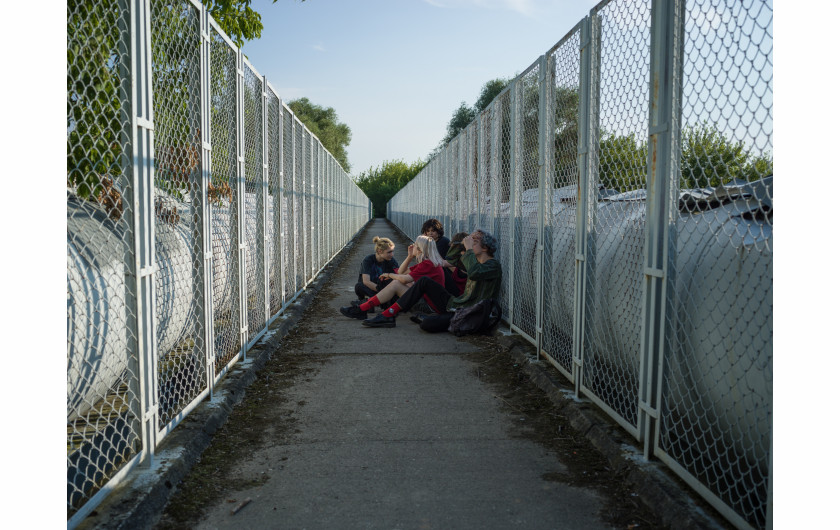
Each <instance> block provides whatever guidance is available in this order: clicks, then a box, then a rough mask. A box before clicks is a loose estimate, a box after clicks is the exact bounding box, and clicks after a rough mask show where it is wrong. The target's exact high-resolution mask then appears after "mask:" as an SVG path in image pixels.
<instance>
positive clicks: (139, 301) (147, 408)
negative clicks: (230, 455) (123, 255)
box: [129, 0, 158, 467]
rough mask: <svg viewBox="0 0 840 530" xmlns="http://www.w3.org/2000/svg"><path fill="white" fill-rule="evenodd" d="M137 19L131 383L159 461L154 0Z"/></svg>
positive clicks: (145, 435)
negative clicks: (132, 363)
mask: <svg viewBox="0 0 840 530" xmlns="http://www.w3.org/2000/svg"><path fill="white" fill-rule="evenodd" d="M131 24H132V29H133V34H134V38H133V41H132V49H131V54H132V60H131V79H132V87H131V97H132V102H131V108H132V109H133V110H132V127H131V132H132V147H133V149H132V157H133V163H134V167H133V169H132V174H131V178H132V189H133V194H132V199H133V204H132V214H133V217H134V218H133V226H134V249H133V250H134V252H133V254H134V262H133V263H131V264H130V268H129V270H131V271H133V273H134V285H133V289H134V294H135V298H134V300H135V302H136V307H135V315H136V321H135V324H136V326H137V329H136V335H135V336H136V337H137V343H136V344H137V351H136V352H135V353H136V355H134V356H132V360H133V361H134V362H136V366H135V367H134V368H136V369H135V370H134V373H136V374H137V378H136V379H134V378H132V379H131V381H130V382H129V384H130V385H131V387H132V391H133V392H136V394H137V395H138V396H139V403H138V406H139V409H140V410H134V413H135V414H136V415H137V418H139V420H140V436H141V440H142V444H143V446H142V451H143V456H142V457H141V458H142V461H143V462H144V463H145V465H148V466H149V467H151V466H153V465H154V454H155V447H156V445H157V431H158V429H157V423H158V399H157V338H156V333H155V315H154V311H155V272H156V268H157V265H156V264H155V249H154V242H155V226H154V217H153V213H154V211H155V209H154V177H155V175H154V173H155V165H154V153H155V133H154V109H153V106H152V32H151V6H150V5H149V1H148V0H134V1H133V2H132V4H131Z"/></svg>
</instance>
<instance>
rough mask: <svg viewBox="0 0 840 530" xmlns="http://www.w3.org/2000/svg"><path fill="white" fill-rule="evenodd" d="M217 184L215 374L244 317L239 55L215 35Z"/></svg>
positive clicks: (213, 207)
mask: <svg viewBox="0 0 840 530" xmlns="http://www.w3.org/2000/svg"><path fill="white" fill-rule="evenodd" d="M210 39H211V40H210V91H211V92H210V93H211V97H210V137H211V143H212V145H213V150H212V151H211V157H212V158H211V168H212V173H211V182H210V184H209V192H208V200H209V204H210V213H211V241H212V247H213V318H214V322H213V330H214V336H215V344H214V346H215V347H214V352H215V357H216V365H215V370H216V373H220V372H221V371H222V368H224V366H225V365H227V363H228V362H229V361H230V360H231V359H233V357H234V356H235V355H236V354H237V353H239V351H240V350H241V348H242V344H241V342H242V341H241V338H240V313H239V251H238V248H239V236H238V234H237V230H238V229H237V219H238V218H239V213H238V208H237V202H238V200H237V195H238V192H237V186H236V178H237V177H236V175H237V172H236V165H237V159H236V51H235V50H234V49H233V48H231V47H230V46H229V45H228V43H227V42H225V40H224V39H223V38H222V36H221V35H219V33H217V32H216V30H215V28H211V32H210Z"/></svg>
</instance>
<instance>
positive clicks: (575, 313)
mask: <svg viewBox="0 0 840 530" xmlns="http://www.w3.org/2000/svg"><path fill="white" fill-rule="evenodd" d="M679 5H680V4H679V3H678V4H677V7H678V8H679ZM652 7H655V8H656V9H657V10H661V13H666V12H669V11H668V10H669V9H672V7H671V6H669V5H668V4H667V3H658V4H656V5H655V6H652V5H651V3H650V2H648V1H646V0H613V1H612V2H604V3H601V4H599V5H598V6H597V7H596V8H595V9H593V10H592V11H591V13H590V16H589V17H587V18H585V19H584V20H583V21H581V23H580V24H579V25H578V26H577V27H576V28H575V29H574V30H573V31H572V32H570V33H569V34H568V35H566V37H564V38H563V39H562V40H561V41H560V42H559V43H558V44H557V45H555V46H554V47H552V48H551V50H550V51H549V52H548V53H547V54H546V55H545V56H544V57H543V58H541V59H540V60H539V61H537V63H535V64H534V65H532V66H531V67H529V68H528V69H526V71H525V72H524V73H523V74H521V75H519V76H517V78H516V79H515V80H514V81H513V82H512V83H511V85H510V86H509V87H508V89H507V90H506V91H504V92H502V93H501V94H500V95H499V96H497V98H496V99H495V100H494V101H493V102H492V103H491V105H490V106H489V108H488V109H486V110H485V111H484V112H482V113H481V114H480V115H479V117H478V119H477V121H476V122H474V123H473V124H472V125H470V126H468V127H467V128H466V129H465V130H464V131H462V132H461V134H460V135H459V136H458V137H456V138H455V139H454V140H453V141H451V142H450V143H449V144H448V145H446V146H444V147H443V148H442V149H441V150H440V152H439V154H438V155H437V156H436V157H434V158H433V159H432V160H431V161H430V162H429V164H428V165H427V167H426V168H425V169H424V170H423V171H422V172H421V173H420V174H419V175H418V176H417V177H416V178H415V179H414V180H413V181H412V182H411V183H409V185H407V186H406V187H405V188H404V189H403V190H401V191H400V193H398V194H397V195H396V196H395V197H394V198H393V199H392V200H391V202H390V203H389V206H388V211H389V217H390V218H391V219H392V220H394V222H395V223H396V224H397V226H400V227H401V228H403V230H404V231H407V233H414V232H416V231H417V229H418V227H419V225H418V224H417V223H418V220H419V222H422V220H423V219H425V218H428V217H438V218H441V219H442V220H443V219H444V218H445V219H446V221H445V223H446V224H445V226H446V227H451V229H452V230H457V229H462V228H463V227H464V226H465V225H469V224H470V223H471V222H472V219H471V216H472V215H473V210H472V209H471V208H472V202H473V200H477V205H479V208H478V210H479V213H480V215H481V216H482V217H481V218H480V220H483V216H484V212H483V211H482V206H483V204H484V202H483V200H484V199H483V197H484V195H485V194H486V193H488V194H489V200H488V203H487V219H488V224H490V225H491V230H492V231H493V232H494V233H495V234H496V235H497V237H498V239H499V244H500V250H499V252H498V253H497V259H499V260H500V261H501V263H502V267H503V270H504V273H505V274H504V281H503V284H502V295H501V296H502V306H503V312H504V313H503V316H504V317H505V318H506V319H507V321H508V322H510V323H511V324H512V325H513V326H514V328H515V329H516V330H517V331H519V332H521V333H522V334H523V335H525V336H528V337H530V338H531V339H533V340H534V342H536V343H537V344H539V345H540V346H541V347H542V352H543V353H544V354H545V355H546V356H548V357H549V358H550V359H551V360H552V361H553V363H554V364H555V366H557V367H558V369H560V370H561V372H562V373H563V374H564V375H566V377H568V378H569V379H571V380H572V381H573V382H574V383H575V385H576V389H580V391H581V392H583V393H584V394H586V395H587V396H588V397H590V398H592V400H593V401H595V403H596V404H597V405H598V406H600V407H601V408H602V409H604V410H605V411H606V412H607V413H608V414H609V415H610V416H611V417H613V418H614V419H615V420H616V421H617V422H618V423H619V424H620V425H621V426H622V427H624V428H625V429H626V430H627V431H629V432H630V433H631V434H632V435H633V436H636V437H641V435H642V424H643V423H644V425H645V428H646V427H647V425H648V424H647V423H646V422H642V419H645V418H647V419H649V420H651V422H652V424H653V425H655V427H656V432H655V435H654V438H655V440H654V441H653V443H652V444H650V446H648V445H646V446H645V449H646V450H648V449H651V450H652V451H653V452H654V453H655V454H656V456H658V457H659V458H661V459H662V460H663V461H664V462H665V463H666V464H667V465H668V466H670V467H671V468H672V469H673V470H674V471H675V472H676V473H677V474H678V475H679V476H681V477H683V478H685V479H686V481H687V482H688V483H689V484H690V485H691V486H692V487H693V488H695V489H696V490H697V491H698V492H699V493H700V494H701V495H703V496H704V497H705V498H706V499H707V500H709V501H710V502H711V503H712V504H713V505H714V506H715V507H716V508H717V509H718V510H720V511H721V513H722V514H723V515H724V516H725V517H726V518H727V519H729V520H730V521H732V522H734V523H735V524H736V525H737V526H739V527H747V526H753V527H763V526H765V525H766V524H768V514H767V507H768V503H769V501H770V499H769V496H768V491H769V487H770V483H771V482H772V472H771V468H772V466H771V465H770V459H771V456H772V453H771V428H772V316H773V313H772V294H773V290H772V284H773V269H772V227H773V216H772V213H773V210H772V208H773V190H772V170H773V168H772V165H773V106H772V95H773V94H772V92H773V90H772V79H773V72H772V67H773V64H772V62H773V60H772V41H773V35H772V4H768V3H766V2H735V1H734V0H691V1H688V2H686V9H685V13H684V14H683V13H680V12H678V13H677V14H675V15H671V14H669V15H668V16H667V17H657V18H656V21H653V20H652V19H653V18H654V17H653V16H652V14H651V9H652ZM683 15H684V16H683ZM672 16H673V18H674V20H673V21H671V20H668V18H669V17H672ZM683 20H684V21H685V23H684V26H683V25H682V24H683V22H682V21H683ZM654 22H655V23H656V25H657V26H656V29H657V31H658V32H652V31H651V30H652V27H651V25H652V23H654ZM672 29H675V30H676V31H677V32H682V35H679V34H678V33H674V34H673V35H674V37H675V38H674V40H673V41H671V40H669V39H671V33H670V32H671V31H672ZM663 35H664V36H665V38H662V36H663ZM653 37H657V39H656V43H657V46H664V47H665V48H669V49H670V48H671V47H673V49H674V50H676V49H679V52H678V55H677V57H676V58H668V59H667V60H665V61H664V62H663V61H662V56H661V55H659V54H662V53H663V50H662V49H659V50H658V51H657V58H658V61H659V62H656V63H653V62H652V60H651V57H652V56H651V53H652V51H651V48H650V43H651V42H652V40H654V39H653ZM665 41H668V44H663V42H665ZM664 53H665V55H667V54H669V53H671V52H670V51H668V50H664ZM538 64H540V65H541V64H545V65H547V67H548V69H547V71H546V72H545V74H546V75H545V77H544V79H545V81H543V76H542V75H540V76H537V75H536V74H537V73H542V72H538V70H537V65H538ZM584 66H585V68H584ZM672 67H676V68H672ZM652 68H653V70H652ZM654 70H655V71H654ZM671 72H679V74H680V75H681V76H682V78H681V79H674V78H671V79H668V80H667V84H668V86H669V88H668V91H667V93H665V92H661V94H664V95H662V96H661V98H660V95H657V96H656V97H655V98H653V99H652V98H651V96H650V94H649V90H650V88H649V87H650V84H651V83H657V82H661V81H662V80H663V76H666V75H671V76H673V73H671ZM543 82H544V83H545V85H542V86H541V85H540V84H541V83H543ZM655 86H660V85H655ZM540 91H544V94H545V96H546V98H545V100H544V101H545V112H546V114H545V121H544V123H541V120H542V118H539V117H538V116H539V114H540V107H539V103H538V98H539V93H540ZM665 97H667V98H671V101H675V102H676V103H677V107H676V112H674V113H673V115H671V116H669V117H668V118H667V119H666V120H664V121H663V120H662V117H661V116H660V115H659V114H656V113H658V112H660V107H659V106H658V105H660V104H661V103H662V101H665ZM666 106H667V105H666ZM650 113H654V116H656V119H657V121H656V122H655V125H656V126H655V127H653V128H652V124H651V123H650V121H649V114H650ZM581 120H583V121H581ZM488 121H489V124H488ZM663 124H664V125H668V126H669V127H667V129H668V130H672V131H679V136H677V138H676V139H675V140H670V139H668V140H667V142H668V148H667V149H666V150H665V151H660V150H657V149H653V150H651V149H650V146H649V137H650V138H655V139H656V138H660V137H659V136H658V135H660V134H661V135H663V136H661V138H665V136H664V134H665V133H663V132H662V130H661V129H662V125H663ZM474 126H475V127H474ZM653 129H655V130H653ZM475 134H478V139H477V144H476V143H475V142H476V140H475V139H474V136H471V135H475ZM668 134H670V133H668ZM487 139H489V146H488V142H487ZM474 145H477V147H475V149H477V150H478V154H477V155H473V154H471V153H472V149H474V147H473V146H474ZM541 145H543V146H545V148H546V149H548V151H549V152H548V153H547V154H546V155H545V157H544V158H543V157H541V156H539V154H538V153H539V148H540V146H541ZM649 151H650V153H649ZM485 153H487V154H485ZM657 154H661V155H662V156H663V159H665V160H666V162H667V164H662V165H660V166H656V160H657V159H656V155H657ZM474 157H475V158H474ZM672 157H673V158H672ZM648 158H651V160H652V162H648ZM541 162H542V163H543V164H545V165H544V166H543V168H544V170H545V173H544V175H545V178H544V179H541V173H540V164H541ZM473 163H474V164H475V165H476V166H475V167H473V166H472V164H473ZM649 164H650V165H651V167H650V168H649V167H648V165H649ZM654 167H669V168H670V169H671V170H673V171H672V174H671V178H670V181H669V182H670V183H671V184H670V186H671V188H672V190H673V191H672V194H673V195H672V196H673V200H672V201H666V202H667V206H666V207H664V208H663V207H661V206H660V204H661V203H657V204H654V203H653V201H650V202H651V203H650V204H649V203H648V201H647V194H648V193H649V191H648V187H649V186H650V189H651V190H654V191H656V190H659V189H662V188H658V187H657V185H655V184H654V180H653V179H651V182H650V183H649V182H648V176H647V175H648V174H649V173H650V174H654V171H655V169H654ZM474 175H477V182H475V181H474ZM485 178H486V180H487V182H486V184H485V182H484V179H485ZM540 180H542V182H540ZM658 182H659V183H661V182H663V180H662V179H658ZM475 186H477V187H475ZM485 186H486V187H485ZM541 186H542V187H543V188H544V189H543V190H541V189H540V187H541ZM474 187H475V188H474ZM473 189H476V190H478V191H477V193H478V195H479V196H478V197H477V198H476V197H473V196H471V193H472V190H473ZM664 189H665V191H667V187H666V188H664ZM421 196H426V197H428V196H431V197H434V198H435V200H434V202H433V206H432V208H431V211H429V210H426V209H425V208H424V206H418V205H420V204H427V203H425V202H424V201H419V200H418V198H419V197H421ZM540 196H542V197H543V198H542V200H540V199H539V197H540ZM669 197H670V196H669ZM465 204H470V206H465ZM540 210H542V211H543V212H544V213H543V215H539V212H540ZM648 216H650V218H649V219H648V218H647V217H648ZM648 223H651V224H652V225H653V227H652V228H651V229H650V230H648V226H647V224H648ZM657 231H658V232H659V234H665V235H664V236H659V235H657V234H656V232H657ZM540 236H542V242H543V257H542V259H543V261H542V262H541V263H538V261H537V260H538V259H540V258H539V241H540ZM658 237H664V244H665V245H666V247H667V253H665V254H664V255H663V258H664V256H667V263H664V261H665V260H664V259H663V264H662V267H665V270H660V269H659V265H658V264H655V265H654V264H647V265H646V259H649V258H651V256H646V253H645V247H646V245H648V246H649V248H660V247H657V246H656V245H658V244H659V242H660V241H659V240H657V238H658ZM652 252H656V251H652ZM657 259H658V258H657ZM514 264H515V265H514ZM540 266H541V267H542V271H541V277H540V276H539V275H538V274H537V273H538V272H539V269H540ZM657 278H661V280H657ZM656 282H659V283H656ZM651 285H656V286H659V285H664V286H665V294H666V296H665V301H664V308H662V309H661V310H660V309H658V308H659V307H660V306H658V305H656V304H658V303H659V302H651V294H650V293H651V292H652V291H646V289H650V288H651V287H650V286H651ZM533 286H539V287H540V290H541V293H542V306H539V305H537V304H539V303H540V301H539V300H537V299H536V298H538V296H537V295H536V294H535V292H534V289H533ZM656 288H658V287H655V288H654V289H656ZM537 292H540V291H537ZM645 292H647V293H648V296H647V298H646V299H644V300H643V296H642V295H643V293H645ZM651 307H654V308H657V309H656V311H649V310H650V309H651ZM654 327H656V329H663V330H664V344H662V345H661V347H660V344H659V343H658V342H656V341H655V340H653V341H651V340H650V338H649V337H643V335H642V333H641V330H642V329H654ZM657 336H658V335H657ZM643 338H644V339H645V340H644V341H643ZM659 351H661V352H662V353H661V355H662V357H661V367H662V373H661V376H660V374H656V373H655V371H653V370H645V371H644V373H642V370H641V366H642V364H641V363H642V362H644V363H645V366H646V367H651V366H659V360H658V359H659V357H658V355H659V353H658V352H659ZM643 376H644V377H643ZM660 377H661V379H660ZM640 388H644V389H646V391H648V390H649V389H654V388H655V389H657V390H658V391H659V392H660V394H659V395H656V396H653V397H650V396H645V397H644V399H645V402H644V405H646V406H645V407H644V408H642V407H640V405H641V400H642V398H641V397H640V395H639V389H640ZM657 411H658V413H659V414H658V415H657V414H656V412H657ZM645 433H646V434H647V430H645ZM651 434H652V433H651Z"/></svg>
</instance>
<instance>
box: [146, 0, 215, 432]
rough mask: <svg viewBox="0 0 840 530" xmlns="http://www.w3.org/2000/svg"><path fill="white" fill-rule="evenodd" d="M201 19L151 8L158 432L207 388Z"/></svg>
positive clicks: (180, 9)
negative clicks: (202, 174)
mask: <svg viewBox="0 0 840 530" xmlns="http://www.w3.org/2000/svg"><path fill="white" fill-rule="evenodd" d="M199 16H200V11H199V10H197V9H195V7H194V6H193V5H192V4H190V3H189V2H170V1H158V0H155V1H153V2H152V9H151V26H152V86H153V91H152V93H153V107H154V116H155V190H154V196H155V197H154V201H155V202H154V207H155V261H156V265H157V274H156V275H155V291H156V293H155V301H156V307H155V317H156V318H155V321H156V328H155V329H156V332H157V348H158V368H157V369H158V400H159V401H158V407H159V408H158V411H159V415H158V426H159V428H162V427H163V426H165V425H166V424H167V423H168V422H169V421H170V420H171V419H172V418H174V417H175V416H176V415H177V414H178V413H179V412H180V411H182V410H183V409H184V407H185V406H187V405H188V404H190V403H191V402H192V401H193V400H194V399H195V398H196V397H198V395H199V394H200V393H201V392H202V391H203V390H204V389H206V388H207V377H206V375H207V370H206V367H205V361H206V346H205V344H204V321H203V320H204V319H203V311H201V310H200V309H201V308H202V307H204V278H203V271H204V268H203V256H202V242H201V227H202V221H201V133H200V131H199V128H200V125H201V69H200V68H201V54H200V50H201V48H200V27H201V26H200V18H199Z"/></svg>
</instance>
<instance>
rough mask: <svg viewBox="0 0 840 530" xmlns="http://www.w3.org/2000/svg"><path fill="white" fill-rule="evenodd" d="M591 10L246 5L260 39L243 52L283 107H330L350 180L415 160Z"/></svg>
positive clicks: (520, 0)
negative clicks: (342, 137) (388, 163)
mask: <svg viewBox="0 0 840 530" xmlns="http://www.w3.org/2000/svg"><path fill="white" fill-rule="evenodd" d="M596 4H597V2H596V1H595V0H559V1H549V0H388V1H386V0H356V1H352V2H351V1H347V0H340V1H339V0H308V1H306V2H303V3H301V2H299V1H297V0H278V2H277V3H276V4H272V3H271V1H270V0H255V1H254V3H253V4H252V6H253V8H254V9H255V10H256V11H258V12H259V13H260V14H261V15H262V21H263V25H264V26H265V27H264V29H263V33H262V37H261V38H260V39H258V40H254V41H250V42H248V43H246V44H245V46H244V47H243V51H244V52H245V54H246V55H247V56H248V58H249V60H250V61H251V63H252V64H253V65H254V67H256V69H257V70H258V71H259V72H260V74H262V75H265V76H266V77H267V78H268V80H269V82H270V83H271V85H272V86H273V87H274V88H275V89H277V91H278V92H279V93H280V96H281V97H282V98H283V99H284V100H286V101H288V100H291V99H295V98H299V97H308V98H309V99H310V101H312V102H313V103H316V104H318V105H321V106H326V107H333V108H334V109H335V110H336V112H337V113H338V117H339V120H340V121H342V122H344V123H346V124H347V125H349V126H350V129H351V130H352V131H353V139H352V141H351V142H350V146H349V147H348V149H347V152H348V156H349V159H350V164H351V165H352V168H351V173H352V174H353V175H357V174H358V173H359V172H361V171H365V170H367V169H368V168H370V167H376V166H378V165H379V164H381V163H382V162H383V161H385V160H393V159H404V160H405V161H406V162H413V161H415V160H417V159H425V157H426V155H428V154H429V152H430V151H431V150H432V149H433V148H434V147H435V146H436V145H437V144H438V142H439V141H440V140H441V138H443V136H444V135H445V133H446V125H447V123H448V122H449V119H450V117H451V116H452V112H453V111H454V110H455V109H456V108H457V107H458V105H459V104H460V103H461V101H466V102H467V104H469V105H472V104H473V103H474V102H475V100H476V98H477V97H478V94H479V91H480V90H481V87H482V85H483V84H484V83H485V82H486V81H489V80H490V79H494V78H497V77H508V78H509V77H513V76H514V75H515V74H518V73H519V72H521V71H523V70H525V69H526V68H527V67H528V66H529V65H530V64H531V63H532V62H534V61H535V60H536V59H537V58H538V57H539V56H540V55H541V54H543V53H545V52H546V51H547V50H548V49H549V48H550V47H551V46H552V45H554V43H556V42H557V41H559V40H560V39H561V38H562V37H563V36H564V35H566V33H567V32H568V31H569V30H570V29H571V28H572V27H573V26H574V25H575V24H577V23H578V22H579V21H580V20H581V19H582V18H583V17H584V16H585V15H586V14H587V13H588V12H589V10H590V9H591V8H592V7H594V6H595V5H596Z"/></svg>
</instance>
